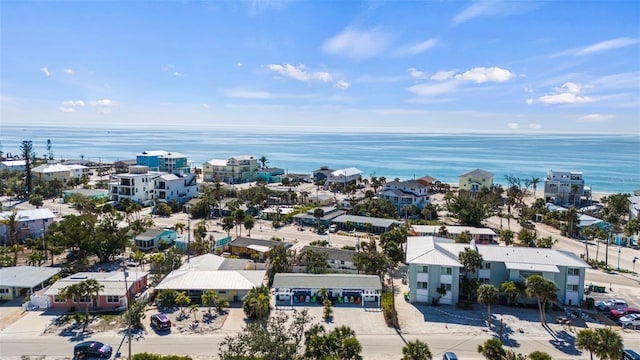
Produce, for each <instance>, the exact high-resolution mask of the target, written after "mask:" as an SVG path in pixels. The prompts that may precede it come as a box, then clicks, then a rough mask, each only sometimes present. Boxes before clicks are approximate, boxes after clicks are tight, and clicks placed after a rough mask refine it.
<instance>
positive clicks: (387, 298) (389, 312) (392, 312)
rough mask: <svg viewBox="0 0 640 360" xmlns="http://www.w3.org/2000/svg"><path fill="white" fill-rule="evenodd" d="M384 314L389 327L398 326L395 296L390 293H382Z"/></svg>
mask: <svg viewBox="0 0 640 360" xmlns="http://www.w3.org/2000/svg"><path fill="white" fill-rule="evenodd" d="M382 313H383V314H384V320H385V321H386V322H387V325H389V326H395V324H396V309H395V308H394V307H393V294H392V293H389V292H385V293H382Z"/></svg>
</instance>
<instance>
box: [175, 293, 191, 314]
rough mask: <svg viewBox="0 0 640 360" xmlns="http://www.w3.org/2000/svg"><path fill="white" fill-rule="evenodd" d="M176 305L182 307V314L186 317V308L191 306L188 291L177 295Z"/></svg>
mask: <svg viewBox="0 0 640 360" xmlns="http://www.w3.org/2000/svg"><path fill="white" fill-rule="evenodd" d="M175 303H176V305H178V306H179V307H180V314H182V316H185V312H184V309H185V307H187V306H189V305H191V298H190V297H189V296H188V295H187V292H186V291H181V292H179V293H178V294H177V295H176V298H175Z"/></svg>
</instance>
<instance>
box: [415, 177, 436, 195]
mask: <svg viewBox="0 0 640 360" xmlns="http://www.w3.org/2000/svg"><path fill="white" fill-rule="evenodd" d="M416 181H417V182H418V183H420V184H422V185H424V186H426V187H427V189H428V190H429V191H430V192H431V191H432V189H433V187H434V185H435V183H436V181H438V179H436V178H434V177H433V176H423V177H421V178H419V179H416Z"/></svg>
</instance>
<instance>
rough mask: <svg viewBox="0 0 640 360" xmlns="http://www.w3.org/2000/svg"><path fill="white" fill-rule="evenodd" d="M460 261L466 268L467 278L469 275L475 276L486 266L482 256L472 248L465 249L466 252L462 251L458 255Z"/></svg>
mask: <svg viewBox="0 0 640 360" xmlns="http://www.w3.org/2000/svg"><path fill="white" fill-rule="evenodd" d="M458 260H459V261H460V263H461V264H462V267H463V268H464V272H465V277H469V275H471V274H473V273H474V272H475V271H476V270H477V269H480V268H482V265H483V264H484V259H483V258H482V255H480V254H479V253H478V252H477V251H475V250H473V249H470V248H465V249H464V251H461V252H460V253H459V254H458Z"/></svg>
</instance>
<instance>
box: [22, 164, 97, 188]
mask: <svg viewBox="0 0 640 360" xmlns="http://www.w3.org/2000/svg"><path fill="white" fill-rule="evenodd" d="M88 172H89V168H88V167H86V166H84V165H75V164H71V165H65V164H60V163H51V164H43V165H40V166H36V167H34V168H32V169H31V174H32V175H33V176H34V177H37V178H38V179H40V180H44V181H51V180H54V179H57V180H60V181H61V182H62V184H66V183H67V181H69V179H71V178H77V179H80V178H82V177H83V176H85V175H87V174H88Z"/></svg>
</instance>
